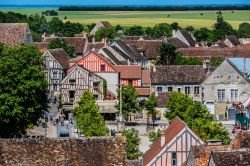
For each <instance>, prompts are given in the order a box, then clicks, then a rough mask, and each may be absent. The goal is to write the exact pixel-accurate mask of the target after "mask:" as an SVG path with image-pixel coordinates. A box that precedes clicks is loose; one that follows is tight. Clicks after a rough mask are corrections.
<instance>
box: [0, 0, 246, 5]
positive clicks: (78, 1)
mask: <svg viewBox="0 0 250 166" xmlns="http://www.w3.org/2000/svg"><path fill="white" fill-rule="evenodd" d="M204 4H222V5H223V4H231V5H233V4H250V0H219V1H215V0H0V5H204Z"/></svg>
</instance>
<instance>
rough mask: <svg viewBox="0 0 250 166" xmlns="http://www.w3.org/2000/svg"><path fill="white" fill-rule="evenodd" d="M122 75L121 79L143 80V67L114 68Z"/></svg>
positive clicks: (125, 66) (121, 66) (126, 66)
mask: <svg viewBox="0 0 250 166" xmlns="http://www.w3.org/2000/svg"><path fill="white" fill-rule="evenodd" d="M113 67H114V69H115V70H116V71H118V72H119V73H120V78H121V79H141V76H142V72H141V66H137V65H116V66H113Z"/></svg>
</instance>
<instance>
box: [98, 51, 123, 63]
mask: <svg viewBox="0 0 250 166" xmlns="http://www.w3.org/2000/svg"><path fill="white" fill-rule="evenodd" d="M102 50H103V52H105V54H106V55H107V56H108V57H109V58H110V59H111V60H112V61H113V62H114V63H115V64H116V65H121V64H122V63H121V62H120V61H119V60H118V59H117V58H116V57H115V56H114V55H113V54H112V52H110V51H109V50H108V49H107V48H103V49H102Z"/></svg>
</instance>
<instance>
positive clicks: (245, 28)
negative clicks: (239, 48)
mask: <svg viewBox="0 0 250 166" xmlns="http://www.w3.org/2000/svg"><path fill="white" fill-rule="evenodd" d="M237 36H238V37H240V38H250V24H249V23H247V22H243V23H241V24H240V25H239V29H238V31H237Z"/></svg>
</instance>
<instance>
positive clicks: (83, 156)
mask: <svg viewBox="0 0 250 166" xmlns="http://www.w3.org/2000/svg"><path fill="white" fill-rule="evenodd" d="M0 165H1V166H14V165H18V166H20V165H21V166H31V165H32V166H52V165H53V166H59V165H60V166H122V165H125V141H124V139H122V138H114V137H106V138H88V139H76V138H67V139H58V138H57V139H55V138H54V139H52V138H51V139H41V140H38V139H0Z"/></svg>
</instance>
